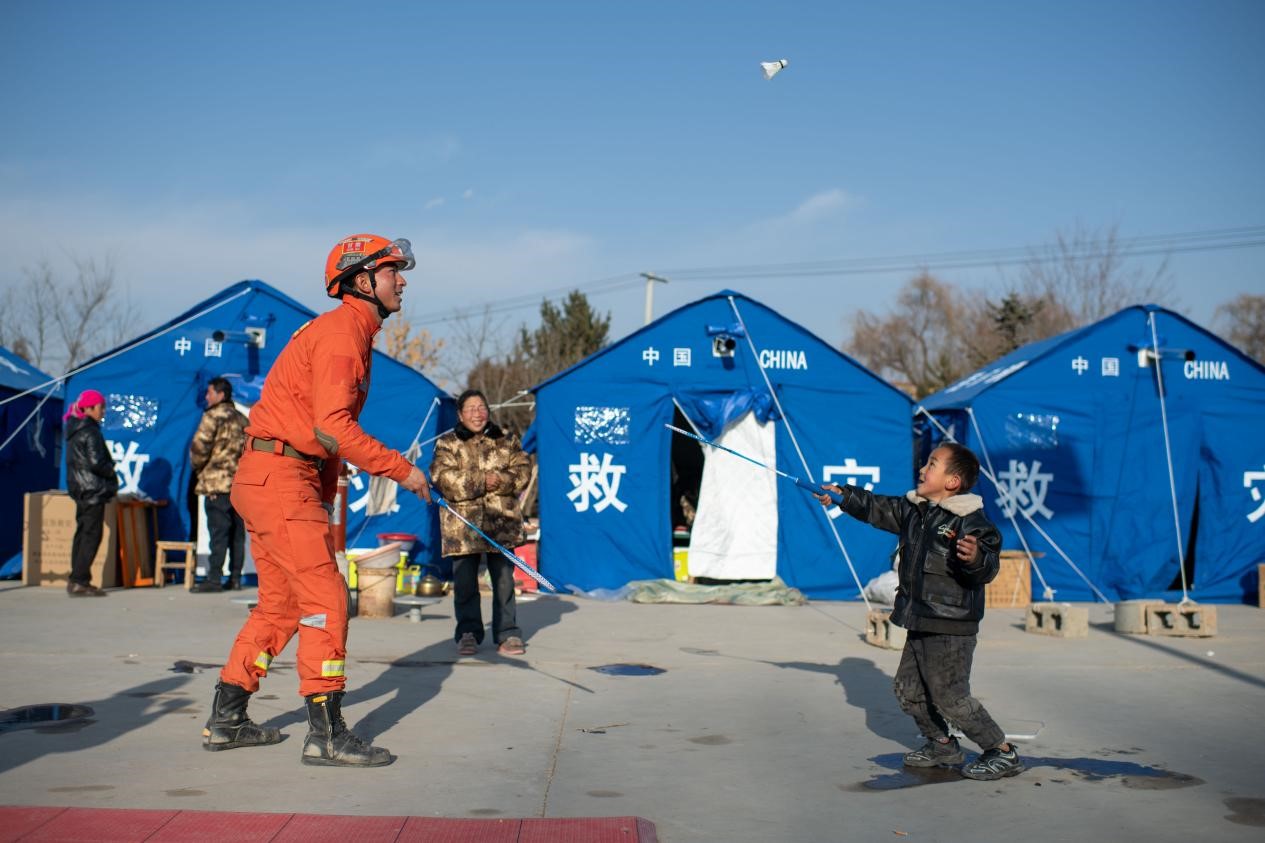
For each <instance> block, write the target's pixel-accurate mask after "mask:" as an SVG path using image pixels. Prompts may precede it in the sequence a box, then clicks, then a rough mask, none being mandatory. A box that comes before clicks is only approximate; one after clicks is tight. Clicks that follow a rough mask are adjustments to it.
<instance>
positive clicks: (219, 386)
mask: <svg viewBox="0 0 1265 843" xmlns="http://www.w3.org/2000/svg"><path fill="white" fill-rule="evenodd" d="M206 385H207V386H209V387H211V389H214V390H215V391H216V392H218V393H219V394H220V395H223V396H224V400H225V401H232V400H233V385H232V384H231V383H229V382H228V378H211V379H210V380H209V381H207V384H206Z"/></svg>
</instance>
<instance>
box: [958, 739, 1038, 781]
mask: <svg viewBox="0 0 1265 843" xmlns="http://www.w3.org/2000/svg"><path fill="white" fill-rule="evenodd" d="M1024 769H1025V768H1024V766H1023V759H1022V758H1020V757H1019V753H1018V752H1016V751H1015V747H1014V744H1011V745H1010V751H1009V752H1002V751H1001V750H1000V749H986V750H984V752H983V753H981V754H980V757H979V758H976V759H975V760H974V761H972V762H971V763H970V764H967V765H966V766H964V767H963V768H962V775H964V776H966V777H967V778H968V779H975V780H977V781H981V782H991V781H995V780H997V779H1004V778H1007V777H1008V776H1017V775H1019V774H1020V773H1022V772H1023V771H1024Z"/></svg>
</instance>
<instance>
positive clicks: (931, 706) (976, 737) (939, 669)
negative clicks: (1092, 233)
mask: <svg viewBox="0 0 1265 843" xmlns="http://www.w3.org/2000/svg"><path fill="white" fill-rule="evenodd" d="M978 478H979V460H978V459H976V458H975V455H974V454H973V453H971V451H970V449H968V448H965V447H963V446H962V445H959V444H957V443H945V444H943V445H941V446H940V447H938V448H936V449H935V450H934V451H932V453H931V457H930V458H929V459H928V460H927V464H926V465H924V466H923V467H922V470H921V471H920V472H918V488H917V489H916V490H915V491H912V492H907V493H906V494H905V496H904V497H888V496H884V495H875V494H871V493H870V492H867V491H865V490H864V489H858V488H856V487H855V486H837V485H828V486H822V488H823V489H832V490H833V491H834V492H836V493H837V494H841V495H842V496H843V505H842V509H843V511H844V512H846V513H848V514H849V515H851V516H852V517H853V518H856V519H857V520H859V521H865V522H866V523H868V524H871V525H873V526H875V527H878V528H879V529H880V530H886V531H888V532H889V533H896V534H897V535H899V536H900V565H899V571H898V573H899V577H900V585H899V587H898V588H897V590H896V605H895V608H894V609H893V610H892V623H894V624H896V625H897V626H902V627H904V628H905V629H906V630H907V631H908V635H907V636H906V638H905V650H904V652H903V653H901V657H900V667H898V668H897V669H896V682H895V691H896V698H897V700H899V701H900V707H901V709H902V710H903V711H904V712H905V713H906V714H909V715H910V716H911V717H913V718H914V720H915V721H916V722H917V723H918V728H919V729H921V730H922V734H923V736H924V737H926V738H927V743H926V744H925V745H924V746H923V747H922V748H921V749H916V750H914V751H913V752H910V753H908V754H906V755H905V759H904V760H905V766H907V767H952V766H956V765H958V764H962V762H963V761H964V760H965V759H964V756H963V754H962V748H961V746H959V745H958V741H957V738H953V737H950V735H949V722H952V723H953V724H954V725H956V726H957V727H958V728H960V729H961V730H962V732H963V733H965V734H966V736H967V737H968V738H970V739H971V740H972V741H974V742H975V743H977V744H979V746H980V748H981V749H983V750H984V752H983V754H981V755H980V756H979V757H978V758H977V759H975V760H974V761H973V762H971V763H970V764H966V765H964V766H963V767H962V768H961V771H962V775H964V776H966V777H967V778H970V779H979V780H982V781H991V780H993V779H1000V778H1004V777H1006V776H1014V775H1017V774H1019V773H1020V772H1022V771H1023V769H1024V765H1023V761H1022V760H1021V759H1020V758H1019V754H1018V753H1017V752H1016V751H1015V747H1014V746H1013V745H1011V744H1009V743H1007V742H1006V735H1005V733H1004V732H1003V731H1002V730H1001V728H1000V727H999V726H998V725H997V724H996V723H995V722H994V721H993V718H992V717H990V716H989V715H988V712H987V711H985V710H984V707H983V706H982V705H980V704H979V701H978V700H976V699H975V698H974V697H972V696H971V657H972V655H973V654H974V652H975V635H976V633H977V632H979V622H980V619H981V618H983V617H984V585H985V584H986V583H988V582H990V581H991V580H992V579H993V577H995V576H997V569H998V561H997V551H998V549H999V548H1000V546H1001V535H1000V534H999V533H998V532H997V528H996V527H995V526H993V524H992V522H991V521H989V520H988V519H987V518H986V517H985V516H984V501H983V499H982V498H980V496H979V495H969V494H967V492H969V491H970V489H971V487H972V486H974V485H975V481H976V479H978ZM816 497H817V499H818V500H819V501H821V503H822V505H823V506H826V505H829V504H830V503H832V501H831V499H830V496H829V495H826V494H821V495H817V496H816Z"/></svg>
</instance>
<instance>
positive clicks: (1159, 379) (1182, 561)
mask: <svg viewBox="0 0 1265 843" xmlns="http://www.w3.org/2000/svg"><path fill="white" fill-rule="evenodd" d="M1146 321H1147V322H1148V323H1149V324H1150V326H1151V349H1152V350H1153V351H1154V353H1155V380H1156V383H1157V384H1158V385H1159V393H1160V420H1161V421H1162V422H1163V423H1164V457H1165V458H1166V459H1167V460H1168V491H1169V494H1170V495H1172V498H1173V529H1174V531H1175V532H1176V534H1177V567H1178V569H1179V570H1180V571H1181V579H1182V603H1189V602H1190V594H1189V593H1187V591H1186V550H1185V548H1183V547H1182V522H1181V517H1180V516H1179V515H1178V514H1177V480H1176V479H1175V477H1174V475H1173V448H1172V445H1171V444H1170V443H1169V439H1168V406H1167V402H1166V401H1165V400H1164V372H1163V369H1164V367H1163V366H1161V365H1160V340H1159V335H1158V334H1157V333H1156V331H1155V314H1154V313H1153V312H1152V313H1148V314H1147V315H1146Z"/></svg>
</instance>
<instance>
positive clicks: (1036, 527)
mask: <svg viewBox="0 0 1265 843" xmlns="http://www.w3.org/2000/svg"><path fill="white" fill-rule="evenodd" d="M918 411H919V412H921V413H922V414H923V415H924V416H926V417H927V419H928V420H930V422H931V423H932V424H934V425H935V426H936V427H938V428H939V429H940V432H941V433H943V434H944V436H945V438H946V439H948V440H949V441H950V442H956V441H957V439H956V438H955V437H954V436H953V434H951V433H949V431H948V430H946V429H945V427H944V425H942V424H940V422H939V421H938V420H937V419H936V418H935V417H933V416H932V415H931V414H930V413H928V412H927V410H926V409H925V408H923V407H919V408H918ZM980 473H981V474H983V475H984V476H985V477H986V478H988V481H989V482H990V483H992V484H993V487H994V488H996V489H997V490H998V491H999V492H1000V491H1001V483H1000V482H999V481H998V480H997V478H996V477H994V476H993V473H992V472H991V471H989V470H988V469H983V468H982V469H981V470H980ZM1019 514H1020V515H1022V516H1023V517H1024V518H1025V519H1026V520H1027V521H1028V526H1030V527H1032V529H1034V530H1036V531H1037V532H1038V533H1040V534H1041V537H1042V538H1043V539H1045V540H1046V542H1048V543H1049V545H1050V547H1052V548H1054V550H1055V552H1056V553H1058V555H1059V556H1061V557H1062V558H1063V561H1064V562H1066V563H1067V565H1068V567H1069V568H1071V569H1072V570H1073V571H1075V572H1076V575H1077V576H1078V577H1080V578H1081V580H1082V581H1084V583H1085V585H1087V586H1089V588H1090V590H1091V591H1093V592H1094V594H1096V595H1098V599H1099V600H1101V601H1102V602H1104V603H1110V602H1111V601H1110V600H1108V599H1107V596H1106V595H1105V594H1103V593H1102V592H1101V591H1099V589H1098V586H1096V585H1094V584H1093V583H1092V582H1091V581H1090V579H1089V577H1087V576H1085V573H1084V572H1083V571H1082V570H1081V569H1080V568H1078V567H1077V566H1076V563H1075V562H1073V561H1072V558H1071V557H1070V556H1068V555H1067V554H1066V553H1065V552H1064V551H1063V548H1061V547H1059V546H1058V544H1057V543H1056V542H1055V541H1054V539H1052V538H1050V534H1049V533H1047V532H1046V531H1045V530H1043V529H1041V525H1040V524H1038V523H1037V522H1036V521H1033V520H1032V516H1030V515H1028V513H1026V512H1024V511H1023V510H1019ZM1015 532H1016V533H1019V528H1018V527H1016V528H1015ZM1020 536H1022V534H1020ZM1025 547H1026V545H1025ZM1033 569H1034V570H1036V572H1037V578H1038V579H1039V580H1041V583H1042V585H1043V586H1044V587H1045V588H1047V589H1048V588H1049V586H1048V585H1046V584H1045V578H1044V577H1042V575H1041V569H1040V568H1038V567H1036V563H1035V562H1034V563H1033ZM1051 593H1053V590H1052V589H1051Z"/></svg>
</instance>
